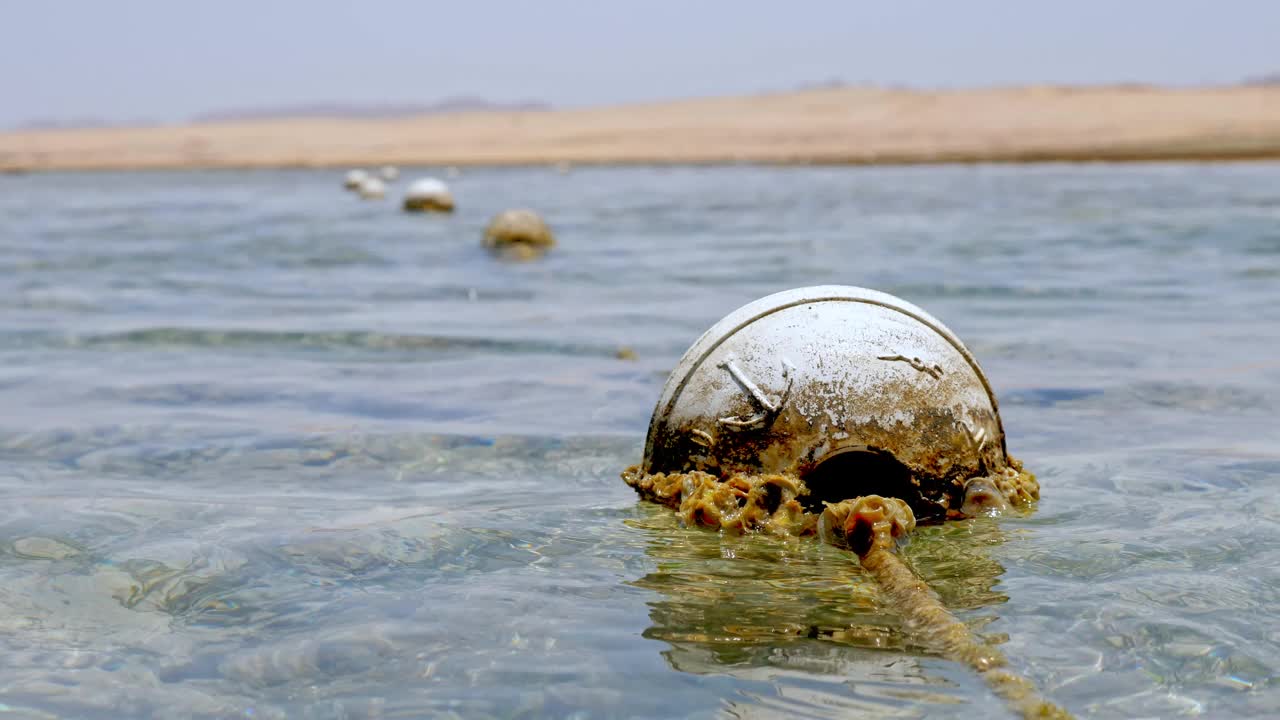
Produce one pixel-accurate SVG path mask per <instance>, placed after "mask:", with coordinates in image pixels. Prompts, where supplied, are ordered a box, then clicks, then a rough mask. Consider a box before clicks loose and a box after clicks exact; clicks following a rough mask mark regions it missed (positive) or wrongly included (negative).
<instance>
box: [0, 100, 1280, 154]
mask: <svg viewBox="0 0 1280 720" xmlns="http://www.w3.org/2000/svg"><path fill="white" fill-rule="evenodd" d="M1254 159H1280V87H1262V86H1260V87H1223V88H1205V89H1190V90H1171V89H1157V88H1144V87H1127V86H1120V87H1090V88H1063V87H1021V88H997V89H984V90H956V91H910V90H883V89H874V88H838V89H824V90H810V91H803V92H794V93H785V94H773V95H759V96H750V97H733V98H713V99H702V100H684V101H673V102H664V103H650V104H638V105H625V106H615V107H603V108H587V109H571V110H554V111H527V112H483V113H463V114H455V115H431V116H423V117H417V118H397V119H384V120H327V119H296V120H266V121H262V120H259V121H252V122H238V123H218V124H197V125H172V126H159V127H147V128H110V129H85V130H40V131H18V132H6V133H0V171H21V170H31V171H38V170H70V169H85V170H92V169H101V170H115V169H161V168H264V167H347V166H360V165H384V164H394V165H458V166H469V165H526V164H544V163H556V162H570V163H576V164H712V163H733V162H750V163H779V164H785V163H795V164H922V163H964V162H1092V161H1110V162H1138V161H1166V160H1191V161H1195V160H1254Z"/></svg>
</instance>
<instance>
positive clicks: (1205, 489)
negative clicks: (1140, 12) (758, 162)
mask: <svg viewBox="0 0 1280 720" xmlns="http://www.w3.org/2000/svg"><path fill="white" fill-rule="evenodd" d="M418 174H421V173H419V172H415V171H408V172H406V176H407V177H408V178H412V177H413V176H415V175H418ZM339 181H340V174H338V173H333V172H320V171H315V172H304V171H298V172H243V173H233V172H214V173H172V174H169V173H140V174H52V175H32V176H21V177H4V176H0V403H2V405H0V407H3V409H4V412H3V413H0V503H2V505H0V507H3V511H2V512H0V711H4V712H3V713H0V714H3V715H4V716H6V717H8V716H13V717H45V716H63V717H112V718H118V717H166V718H170V717H199V718H213V717H233V716H239V717H255V718H275V717H280V718H283V717H304V718H311V717H314V718H337V717H382V718H391V717H450V716H458V717H501V718H507V717H542V716H548V717H655V718H659V717H673V716H691V717H712V716H729V717H739V718H748V717H751V718H755V717H772V716H783V717H847V716H852V715H855V714H858V715H861V716H870V717H875V716H891V717H923V716H929V717H975V716H979V714H985V715H987V716H991V717H1003V716H1007V715H1008V711H1007V710H1006V709H1005V708H1004V706H1003V705H1002V704H1001V703H1000V701H999V700H998V699H996V698H995V697H994V696H992V695H991V694H990V692H989V691H988V690H987V688H986V686H985V685H984V684H983V682H982V680H981V679H980V678H978V677H977V676H975V675H974V674H973V673H972V672H971V671H969V670H967V669H966V668H965V667H962V666H959V665H955V664H953V663H950V662H947V661H944V660H941V659H938V658H935V657H930V656H929V655H928V654H926V653H925V652H924V651H923V650H922V649H921V648H920V647H919V646H918V645H917V644H916V643H915V642H914V641H913V639H912V637H911V635H910V634H908V633H904V632H903V628H902V625H901V622H900V621H899V619H898V618H897V616H896V615H895V613H894V611H893V608H892V607H887V606H886V605H885V604H884V603H883V602H882V600H881V599H880V597H879V595H878V594H877V592H876V589H875V586H874V585H873V584H872V583H870V582H869V581H868V580H867V579H866V578H865V577H864V576H863V575H862V574H861V572H860V570H858V569H857V567H856V564H855V563H853V562H851V561H850V557H849V556H848V555H847V554H846V553H843V552H841V551H838V550H835V549H833V548H829V547H822V546H819V545H817V544H816V543H799V544H786V543H782V542H780V541H776V540H769V539H761V538H737V537H720V536H718V535H716V534H714V533H711V532H708V531H703V530H686V529H682V528H680V527H678V525H677V523H676V521H675V520H674V519H673V518H672V517H671V514H670V513H669V511H667V510H665V509H663V508H659V507H655V506H649V505H643V504H640V503H638V502H637V501H636V498H635V497H634V495H633V493H632V492H631V490H630V489H628V488H627V487H626V486H624V485H623V484H622V482H621V481H620V480H619V479H618V472H619V471H620V470H621V469H622V468H623V467H624V466H626V465H628V464H630V463H632V462H635V461H637V460H638V459H639V453H640V449H641V444H642V442H643V435H644V432H645V428H646V426H647V423H648V419H649V413H650V412H651V410H652V407H653V403H654V402H655V401H656V399H657V396H658V393H659V390H660V388H661V385H662V383H663V381H664V379H665V376H666V373H667V372H668V371H669V370H670V369H671V367H672V366H673V365H674V363H675V361H676V360H677V359H678V357H679V356H680V354H681V353H682V352H683V351H684V349H685V348H686V347H687V346H688V345H689V344H690V343H691V342H692V341H693V340H694V339H695V338H696V337H697V335H698V334H700V333H701V332H702V331H703V330H704V329H706V328H707V327H708V326H710V325H711V324H712V323H713V322H715V321H716V320H717V319H719V318H720V317H721V316H723V315H724V314H726V313H728V312H729V311H731V310H733V309H734V308H736V307H738V306H739V305H742V304H743V303H746V302H748V301H750V300H753V299H755V298H758V297H760V296H762V295H765V294H768V293H770V292H773V291H777V290H781V289H785V288H790V287H796V286H802V285H812V284H820V283H843V284H853V285H863V286H868V287H873V288H877V289H880V290H885V291H888V292H891V293H894V294H897V295H900V296H902V297H904V298H906V299H908V300H910V301H912V302H915V303H917V304H919V305H921V306H923V307H924V308H926V309H927V310H929V311H930V312H931V313H933V314H934V315H936V316H938V317H939V318H941V319H942V320H943V321H944V322H946V323H947V324H948V325H949V326H950V327H951V328H952V329H953V330H955V331H956V332H957V333H958V334H959V335H960V337H962V338H964V339H965V341H966V342H967V343H968V344H969V346H970V348H971V349H972V350H973V352H974V353H975V354H976V355H977V357H978V358H979V360H980V361H981V362H982V363H983V365H984V367H985V369H986V371H987V374H988V375H989V377H990V378H991V380H992V383H993V385H994V387H995V389H996V392H997V394H998V396H999V397H1000V400H1001V402H1002V409H1003V412H1004V422H1005V427H1006V429H1007V430H1008V433H1009V447H1010V449H1011V451H1012V452H1014V453H1015V454H1016V455H1018V456H1019V457H1021V458H1022V459H1023V460H1024V461H1025V462H1026V464H1027V466H1028V467H1029V468H1030V469H1032V470H1034V471H1035V472H1037V473H1038V474H1039V476H1040V479H1041V482H1042V485H1043V500H1042V502H1041V503H1040V505H1039V508H1038V509H1037V511H1036V512H1035V513H1033V514H1031V515H1029V516H1026V517H1008V518H1003V519H998V520H992V519H980V520H973V521H969V522H964V523H955V524H949V525H946V526H942V527H930V528H925V529H923V530H922V531H920V532H918V533H917V534H916V536H915V537H914V538H913V540H912V542H911V544H910V545H909V546H908V547H907V548H906V550H905V554H906V556H907V557H908V558H909V560H910V561H911V562H912V563H913V564H914V566H915V567H916V568H917V570H918V571H919V572H920V573H921V574H922V575H923V576H924V577H925V578H926V579H927V580H928V581H929V583H930V584H931V585H932V586H933V587H934V588H936V589H937V590H938V591H939V592H940V594H941V595H942V597H943V599H944V600H945V602H946V603H947V605H948V606H949V607H951V608H952V609H954V610H955V611H956V612H957V613H958V614H959V615H960V616H961V617H962V618H963V619H964V620H966V621H967V622H969V623H971V624H972V625H973V626H974V627H975V628H978V629H979V631H980V632H981V633H983V634H984V635H985V636H986V637H988V638H991V639H994V640H997V641H1002V647H1003V649H1004V650H1005V652H1006V654H1008V655H1009V656H1010V658H1011V660H1012V661H1013V663H1014V666H1015V668H1017V669H1019V670H1021V671H1023V672H1024V673H1025V674H1026V675H1027V676H1029V677H1030V678H1031V679H1033V680H1034V681H1035V682H1036V684H1037V685H1038V686H1039V687H1040V688H1041V689H1042V690H1043V691H1044V693H1045V694H1046V695H1047V696H1048V697H1049V698H1051V699H1053V700H1054V701H1056V702H1059V703H1061V704H1062V705H1064V706H1066V707H1067V708H1069V709H1070V710H1071V711H1073V712H1074V713H1076V714H1078V715H1080V716H1087V717H1114V718H1129V717H1172V716H1179V715H1203V716H1206V717H1213V718H1230V717H1245V716H1259V715H1271V714H1274V713H1277V712H1280V624H1277V622H1276V620H1275V613H1276V611H1277V610H1278V609H1280V499H1278V495H1277V491H1276V490H1277V481H1278V480H1280V429H1278V428H1277V422H1276V416H1277V409H1278V408H1280V302H1278V301H1280V166H1277V165H1240V166H1212V165H1206V166H1180V165H1167V166H1145V167H1109V166H1087V167H1058V166H1044V167H1016V168H1003V167H946V168H903V169H842V168H840V169H837V168H832V169H765V168H751V167H734V168H719V169H669V170H668V169H612V170H610V169H584V170H577V171H574V172H572V173H571V174H569V175H566V176H561V175H558V174H556V173H554V172H552V171H549V170H541V169H531V170H483V171H482V170H477V171H469V172H467V173H466V174H465V175H464V176H463V177H461V178H458V179H456V180H454V181H452V185H453V187H454V190H455V193H456V195H457V197H458V202H459V212H458V213H457V214H456V215H454V216H452V217H422V216H408V215H404V214H402V213H400V212H397V211H396V209H395V202H394V201H393V200H387V201H383V202H362V201H360V200H358V199H356V198H355V197H353V196H351V195H349V194H346V193H344V192H343V191H342V190H341V189H340V188H339ZM393 194H394V191H393ZM525 205H527V206H532V207H536V208H538V209H540V210H542V211H543V212H544V213H545V215H546V216H547V217H548V219H549V220H550V222H551V223H552V225H553V226H554V228H555V229H556V230H557V232H558V235H559V237H560V240H561V246H560V248H558V249H557V250H556V251H555V252H554V253H552V254H551V255H549V256H548V257H546V258H544V259H543V260H541V261H538V262H533V263H526V264H518V263H511V262H503V261H500V260H496V259H494V258H493V257H490V256H489V255H487V254H485V253H484V252H483V251H482V250H481V249H480V247H479V245H478V240H479V236H480V234H481V230H482V228H483V225H484V223H485V221H486V220H487V219H488V218H489V217H490V216H491V215H492V214H493V213H494V212H496V211H498V210H500V209H504V208H507V207H512V206H525ZM623 346H626V347H630V348H633V349H634V350H635V352H636V354H637V355H638V359H637V360H620V359H618V358H617V357H615V354H616V352H617V351H618V349H619V348H620V347H623ZM46 714H47V715H46Z"/></svg>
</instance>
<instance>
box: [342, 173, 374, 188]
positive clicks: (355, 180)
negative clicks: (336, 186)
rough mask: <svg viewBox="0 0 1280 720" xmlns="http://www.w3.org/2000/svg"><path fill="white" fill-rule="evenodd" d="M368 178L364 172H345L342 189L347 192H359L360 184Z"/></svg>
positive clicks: (367, 174)
mask: <svg viewBox="0 0 1280 720" xmlns="http://www.w3.org/2000/svg"><path fill="white" fill-rule="evenodd" d="M368 177H369V173H367V172H365V171H364V170H350V171H348V172H347V177H346V179H344V180H343V181H342V187H344V188H346V189H348V190H359V189H360V183H362V182H364V181H365V179H366V178H368Z"/></svg>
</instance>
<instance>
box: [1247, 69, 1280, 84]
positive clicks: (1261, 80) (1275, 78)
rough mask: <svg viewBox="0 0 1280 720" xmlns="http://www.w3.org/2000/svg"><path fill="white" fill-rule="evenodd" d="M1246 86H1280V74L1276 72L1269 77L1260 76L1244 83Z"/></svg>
mask: <svg viewBox="0 0 1280 720" xmlns="http://www.w3.org/2000/svg"><path fill="white" fill-rule="evenodd" d="M1244 84H1245V85H1280V72H1274V73H1271V74H1269V75H1259V76H1258V77H1252V78H1249V79H1248V80H1245V81H1244Z"/></svg>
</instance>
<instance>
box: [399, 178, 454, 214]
mask: <svg viewBox="0 0 1280 720" xmlns="http://www.w3.org/2000/svg"><path fill="white" fill-rule="evenodd" d="M404 209H405V212H453V193H450V192H449V186H448V185H445V184H444V183H443V182H441V181H439V180H437V179H435V178H422V179H421V180H414V181H413V183H412V184H410V185H409V187H408V188H407V189H406V190H405V191H404Z"/></svg>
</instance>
